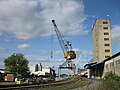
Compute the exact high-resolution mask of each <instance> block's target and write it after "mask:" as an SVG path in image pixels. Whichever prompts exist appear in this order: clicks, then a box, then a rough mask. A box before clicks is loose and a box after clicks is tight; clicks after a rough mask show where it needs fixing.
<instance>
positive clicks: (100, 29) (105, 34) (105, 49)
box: [92, 19, 112, 62]
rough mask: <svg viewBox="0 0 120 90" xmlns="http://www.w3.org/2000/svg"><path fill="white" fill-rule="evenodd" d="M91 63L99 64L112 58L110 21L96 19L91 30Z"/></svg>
mask: <svg viewBox="0 0 120 90" xmlns="http://www.w3.org/2000/svg"><path fill="white" fill-rule="evenodd" d="M92 47H93V59H92V62H101V61H103V60H105V59H107V58H109V57H110V56H112V40H111V31H110V20H109V19H106V20H101V19H96V21H95V23H94V25H93V28H92Z"/></svg>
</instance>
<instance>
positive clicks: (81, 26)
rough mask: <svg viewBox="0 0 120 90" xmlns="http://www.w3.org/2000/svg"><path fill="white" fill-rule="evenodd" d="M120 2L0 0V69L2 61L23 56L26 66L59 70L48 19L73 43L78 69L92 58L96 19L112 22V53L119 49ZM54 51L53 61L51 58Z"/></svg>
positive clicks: (55, 42)
mask: <svg viewBox="0 0 120 90" xmlns="http://www.w3.org/2000/svg"><path fill="white" fill-rule="evenodd" d="M119 4H120V1H119V0H0V68H4V63H3V61H4V59H5V58H7V57H9V56H10V55H12V54H13V53H22V54H24V55H25V57H26V58H27V59H28V61H29V65H35V64H37V63H42V64H44V65H50V66H55V67H58V65H61V64H62V63H63V62H65V59H64V58H63V54H62V51H61V47H60V45H59V42H58V39H57V37H56V34H55V31H54V27H53V24H52V22H51V20H53V19H54V20H55V21H56V24H57V26H58V28H59V31H60V32H61V34H62V35H63V36H64V38H65V40H69V41H70V42H71V43H72V46H73V49H74V50H75V51H76V53H77V58H76V59H75V60H74V61H73V63H76V62H77V60H78V58H79V57H80V55H81V54H82V58H81V60H80V62H79V63H78V66H79V67H80V68H83V66H84V65H85V64H86V63H87V62H88V61H90V60H91V59H92V33H91V30H92V26H93V23H94V21H95V20H96V19H98V18H99V19H107V15H109V19H110V21H111V26H110V27H111V34H112V51H113V54H115V53H117V52H119V50H120V5H119ZM51 52H53V55H52V56H53V58H51Z"/></svg>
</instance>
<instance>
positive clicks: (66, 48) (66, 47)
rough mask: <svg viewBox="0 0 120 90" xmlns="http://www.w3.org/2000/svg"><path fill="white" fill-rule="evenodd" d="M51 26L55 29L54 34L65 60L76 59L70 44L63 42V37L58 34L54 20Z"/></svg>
mask: <svg viewBox="0 0 120 90" xmlns="http://www.w3.org/2000/svg"><path fill="white" fill-rule="evenodd" d="M52 23H53V26H54V28H55V32H56V35H57V38H58V41H59V44H60V46H61V48H62V52H63V54H64V58H65V59H66V60H72V59H75V58H76V53H75V51H73V50H72V44H71V43H70V42H69V41H65V40H64V38H63V36H62V35H61V34H60V31H59V29H58V27H57V25H56V23H55V20H52Z"/></svg>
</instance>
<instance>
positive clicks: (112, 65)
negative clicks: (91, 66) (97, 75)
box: [103, 55, 120, 76]
mask: <svg viewBox="0 0 120 90" xmlns="http://www.w3.org/2000/svg"><path fill="white" fill-rule="evenodd" d="M110 71H112V72H113V73H115V74H117V75H119V76H120V55H119V56H117V57H115V58H113V59H111V60H108V61H106V62H105V64H104V75H103V76H105V74H106V73H108V72H110Z"/></svg>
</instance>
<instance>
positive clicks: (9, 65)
mask: <svg viewBox="0 0 120 90" xmlns="http://www.w3.org/2000/svg"><path fill="white" fill-rule="evenodd" d="M28 63H29V62H28V60H27V59H26V58H25V57H24V55H23V54H20V53H17V54H16V53H14V54H12V55H11V56H10V57H8V58H6V59H5V60H4V66H5V71H6V72H10V73H13V74H15V75H18V74H20V75H21V77H25V76H26V74H27V71H28Z"/></svg>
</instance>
